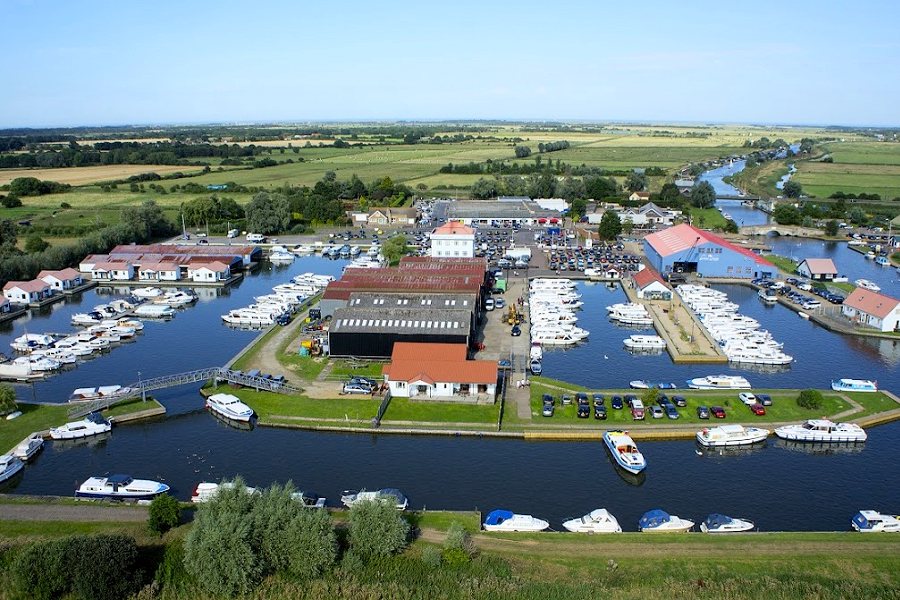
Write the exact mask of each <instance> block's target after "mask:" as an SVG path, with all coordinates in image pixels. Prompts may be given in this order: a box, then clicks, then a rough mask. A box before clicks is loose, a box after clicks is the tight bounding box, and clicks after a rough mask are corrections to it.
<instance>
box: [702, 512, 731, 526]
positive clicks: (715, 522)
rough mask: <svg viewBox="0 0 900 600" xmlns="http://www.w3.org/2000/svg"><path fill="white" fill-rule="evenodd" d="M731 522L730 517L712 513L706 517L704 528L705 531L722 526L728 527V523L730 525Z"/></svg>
mask: <svg viewBox="0 0 900 600" xmlns="http://www.w3.org/2000/svg"><path fill="white" fill-rule="evenodd" d="M731 521H732V519H731V517H727V516H725V515H720V514H719V513H713V514H711V515H709V516H708V517H706V527H707V529H718V528H720V527H722V526H723V525H728V524H729V523H731Z"/></svg>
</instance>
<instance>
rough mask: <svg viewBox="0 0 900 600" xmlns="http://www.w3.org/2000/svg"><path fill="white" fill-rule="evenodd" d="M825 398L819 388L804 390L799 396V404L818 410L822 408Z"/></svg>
mask: <svg viewBox="0 0 900 600" xmlns="http://www.w3.org/2000/svg"><path fill="white" fill-rule="evenodd" d="M824 400H825V398H823V397H822V392H820V391H819V390H803V391H802V392H800V395H799V396H797V406H799V407H801V408H806V409H809V410H818V409H820V408H822V402H824Z"/></svg>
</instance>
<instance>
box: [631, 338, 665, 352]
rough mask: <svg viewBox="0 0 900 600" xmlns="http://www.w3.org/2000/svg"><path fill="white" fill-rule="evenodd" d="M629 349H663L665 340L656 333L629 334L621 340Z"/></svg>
mask: <svg viewBox="0 0 900 600" xmlns="http://www.w3.org/2000/svg"><path fill="white" fill-rule="evenodd" d="M622 343H623V344H625V347H626V348H628V349H629V350H663V349H665V347H666V341H665V340H664V339H662V338H661V337H659V336H658V335H631V336H628V337H627V338H625V340H624V341H623V342H622Z"/></svg>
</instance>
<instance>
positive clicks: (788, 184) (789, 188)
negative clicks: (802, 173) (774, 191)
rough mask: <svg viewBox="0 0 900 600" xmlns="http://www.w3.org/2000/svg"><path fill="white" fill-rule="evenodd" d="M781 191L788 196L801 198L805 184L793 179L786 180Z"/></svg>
mask: <svg viewBox="0 0 900 600" xmlns="http://www.w3.org/2000/svg"><path fill="white" fill-rule="evenodd" d="M781 191H782V192H784V196H785V197H786V198H799V197H800V195H801V194H802V193H803V186H801V185H800V184H799V183H797V182H796V181H794V180H793V179H792V180H790V181H785V182H784V187H783V188H782V189H781Z"/></svg>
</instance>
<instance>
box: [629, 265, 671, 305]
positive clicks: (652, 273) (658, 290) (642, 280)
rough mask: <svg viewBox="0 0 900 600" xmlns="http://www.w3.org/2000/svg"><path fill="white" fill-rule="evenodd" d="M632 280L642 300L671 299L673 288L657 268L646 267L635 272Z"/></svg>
mask: <svg viewBox="0 0 900 600" xmlns="http://www.w3.org/2000/svg"><path fill="white" fill-rule="evenodd" d="M631 280H632V281H633V282H634V289H635V291H636V292H637V297H638V298H640V299H641V300H671V299H672V288H670V287H669V284H668V283H666V282H665V280H664V279H663V278H662V276H661V275H660V274H659V273H657V272H656V269H653V268H651V267H645V268H643V269H641V270H640V271H638V272H637V273H633V274H632V275H631Z"/></svg>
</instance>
